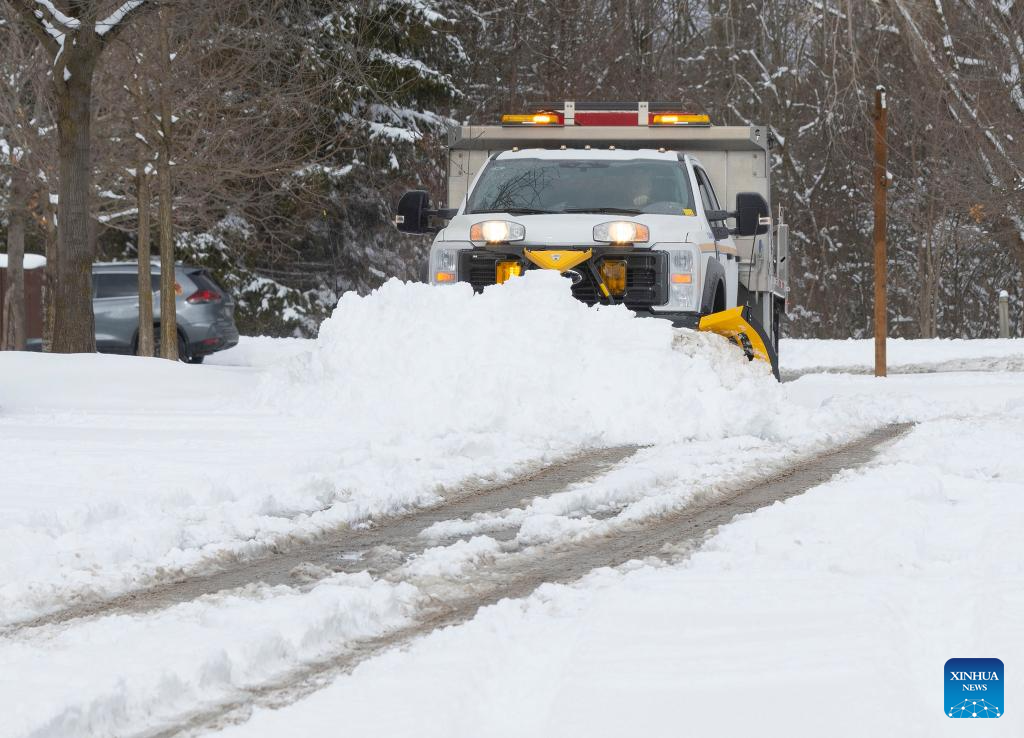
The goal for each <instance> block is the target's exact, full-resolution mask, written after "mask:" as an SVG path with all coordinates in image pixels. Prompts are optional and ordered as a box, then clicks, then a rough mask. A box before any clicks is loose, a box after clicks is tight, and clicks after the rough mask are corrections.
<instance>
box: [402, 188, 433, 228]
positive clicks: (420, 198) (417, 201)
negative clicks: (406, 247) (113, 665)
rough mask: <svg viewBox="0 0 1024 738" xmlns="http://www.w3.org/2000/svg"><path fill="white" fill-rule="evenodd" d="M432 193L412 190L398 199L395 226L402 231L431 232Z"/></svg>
mask: <svg viewBox="0 0 1024 738" xmlns="http://www.w3.org/2000/svg"><path fill="white" fill-rule="evenodd" d="M429 210H430V195H428V194H427V193H426V191H425V190H410V191H409V192H406V193H405V194H404V195H402V199H401V200H399V201H398V210H397V212H396V213H395V227H396V228H398V230H400V231H401V232H402V233H421V234H422V233H429V223H428V215H427V214H428V212H429Z"/></svg>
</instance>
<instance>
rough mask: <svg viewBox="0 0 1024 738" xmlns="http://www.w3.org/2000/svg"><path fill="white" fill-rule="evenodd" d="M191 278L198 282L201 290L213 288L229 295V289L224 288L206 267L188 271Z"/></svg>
mask: <svg viewBox="0 0 1024 738" xmlns="http://www.w3.org/2000/svg"><path fill="white" fill-rule="evenodd" d="M188 276H189V279H191V280H192V281H193V282H195V283H196V287H198V288H199V289H201V290H213V291H214V292H219V293H220V294H222V295H224V296H225V297H227V294H228V291H227V290H226V289H224V287H223V286H222V285H221V283H220V282H218V281H217V280H216V279H215V278H214V276H213V275H212V274H210V273H209V272H208V271H206V270H205V269H201V270H197V271H194V272H189V273H188Z"/></svg>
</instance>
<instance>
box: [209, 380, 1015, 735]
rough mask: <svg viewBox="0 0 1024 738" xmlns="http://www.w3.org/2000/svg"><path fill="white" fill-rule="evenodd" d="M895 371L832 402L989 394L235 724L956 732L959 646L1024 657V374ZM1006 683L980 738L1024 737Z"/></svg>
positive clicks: (965, 651) (241, 731)
mask: <svg viewBox="0 0 1024 738" xmlns="http://www.w3.org/2000/svg"><path fill="white" fill-rule="evenodd" d="M887 383H889V384H891V385H895V386H890V387H886V388H884V389H881V390H880V389H879V388H878V384H879V383H878V382H874V385H875V386H874V387H870V388H868V387H866V386H861V387H855V388H852V389H851V388H847V387H845V386H844V383H841V382H837V381H834V380H833V381H832V382H831V391H832V393H833V394H832V398H833V399H832V400H831V401H832V402H837V401H838V400H841V399H845V400H850V399H853V400H856V401H858V402H859V401H872V400H885V399H888V400H889V401H892V402H899V399H898V398H899V397H904V398H905V397H908V396H912V398H913V400H912V404H916V403H917V402H922V403H937V402H941V401H942V399H944V398H948V397H950V396H951V395H952V394H954V393H962V394H964V395H967V394H970V395H973V398H974V399H975V400H977V401H979V403H980V404H981V405H982V407H980V408H979V412H978V413H977V414H972V413H964V412H963V406H960V405H958V403H956V402H954V403H953V405H954V406H955V407H954V408H951V412H950V413H949V414H948V417H945V418H942V417H940V416H941V415H943V414H944V413H941V412H937V411H936V412H930V413H928V415H929V417H932V418H934V419H932V420H929V421H926V422H924V423H922V424H921V425H919V426H917V427H916V428H915V430H913V431H912V432H911V433H910V434H909V436H908V437H906V438H905V439H903V440H900V441H898V442H897V443H896V444H895V445H893V446H892V447H891V448H889V449H888V450H887V451H885V452H884V453H883V454H882V455H881V456H880V457H879V458H878V459H877V460H876V461H875V462H874V463H872V464H870V465H869V466H868V467H867V468H864V469H861V470H858V471H855V472H851V473H846V474H842V475H840V476H839V477H838V478H837V479H835V480H833V481H832V482H831V483H829V484H826V485H823V486H821V487H818V488H816V489H815V490H813V491H811V492H810V493H808V494H805V495H803V496H801V497H797V498H794V499H792V500H789V501H788V502H786V503H782V504H777V505H775V506H773V507H769V508H765V509H762V510H761V511H759V512H757V513H755V514H752V515H748V516H745V517H743V518H741V519H739V520H737V521H736V522H735V523H733V524H732V525H730V526H727V527H725V528H723V529H722V530H721V531H720V532H719V533H718V535H716V536H715V537H714V538H712V539H711V540H710V541H709V542H708V543H707V544H705V546H704V547H703V549H702V550H701V551H699V552H698V553H697V554H695V555H694V556H693V557H692V558H690V559H689V560H688V561H686V562H685V563H683V564H681V565H677V566H651V565H637V566H634V567H627V568H625V569H624V570H621V571H620V570H607V569H606V570H601V571H598V572H595V573H594V574H592V575H590V576H589V577H588V578H586V579H585V580H583V581H582V582H580V583H578V584H576V585H572V586H556V585H546V586H544V587H542V588H541V589H540V590H539V591H538V592H536V593H535V594H534V595H532V596H531V597H529V598H527V599H525V600H517V601H503V602H501V603H499V604H498V605H495V606H492V607H489V608H486V609H485V610H483V611H482V612H481V613H480V614H478V616H477V617H476V618H475V619H474V620H473V621H471V622H470V623H468V624H466V625H464V626H460V627H454V628H449V629H446V630H443V631H439V632H436V633H434V634H432V635H430V636H428V637H426V638H424V639H422V640H420V641H419V642H417V643H415V644H413V645H412V646H411V647H410V648H408V649H406V650H401V651H393V652H390V653H387V654H385V655H384V656H382V657H379V658H377V659H375V660H372V661H370V662H368V663H365V664H363V665H361V666H359V667H358V668H357V669H356V670H355V672H354V673H353V674H351V675H349V676H344V677H341V678H339V679H338V680H337V681H336V682H335V683H334V684H332V685H331V686H330V687H328V688H327V689H324V690H323V691H321V692H318V693H316V694H314V695H312V696H310V697H308V698H306V699H305V700H302V701H300V702H298V703H295V704H293V705H291V706H289V707H286V708H284V709H281V710H275V711H269V710H265V709H261V710H258V711H257V712H256V714H255V715H254V716H253V718H252V719H250V720H249V721H248V722H247V723H245V724H244V725H242V726H239V727H236V728H231V729H228V730H225V731H224V732H223V735H225V736H231V737H232V738H234V737H235V736H274V735H281V734H282V733H286V732H289V731H294V732H297V733H301V734H304V735H328V734H329V733H330V731H331V728H332V726H333V725H336V724H337V720H338V719H339V715H341V714H344V721H345V726H346V729H348V730H351V731H352V732H353V733H368V734H369V733H372V734H378V735H389V736H413V735H415V736H467V737H468V736H477V735H489V736H520V735H537V736H559V735H579V736H621V735H651V736H670V735H680V734H693V735H708V736H734V735H767V736H787V737H791V736H819V735H829V736H864V735H893V736H922V737H925V736H929V737H930V736H938V735H960V734H961V733H960V731H962V730H963V728H962V727H961V726H957V725H955V724H953V723H950V722H949V720H948V718H947V717H946V716H945V715H944V714H943V693H942V688H943V681H944V677H945V675H944V673H943V665H944V663H945V661H946V660H947V659H949V658H952V657H957V656H984V657H998V658H1000V659H1002V660H1003V662H1004V663H1005V664H1007V673H1010V670H1011V669H1013V673H1016V669H1015V668H1014V667H1013V666H1011V665H1015V664H1019V663H1021V662H1024V617H1022V613H1024V558H1022V555H1021V554H1022V552H1024V551H1022V549H1024V547H1022V545H1021V535H1020V531H1021V529H1022V526H1024V482H1022V480H1024V458H1022V457H1021V455H1020V454H1019V452H1018V453H1015V452H1014V451H1015V450H1017V449H1019V448H1020V443H1021V440H1022V439H1024V382H1021V381H1020V380H1018V379H1016V378H1012V379H1011V378H1007V377H1001V378H999V379H993V380H988V381H984V382H983V383H982V385H983V386H982V387H978V386H977V385H976V384H973V383H972V380H971V379H968V378H964V377H962V376H960V377H942V378H935V377H926V378H917V379H914V380H912V381H904V380H902V379H897V380H889V381H888V382H887ZM808 389H811V390H812V391H811V392H810V393H809V396H810V397H813V396H814V395H817V394H818V393H819V392H820V390H821V389H822V384H821V383H815V386H814V387H813V388H808ZM802 395H803V393H802V392H800V391H799V390H798V391H797V392H796V393H795V397H797V398H799V397H800V396H802ZM1003 400H1006V401H1007V404H1006V406H1005V408H1004V409H1003V410H1000V409H999V408H998V406H999V404H1000V403H1001V402H1002V401H1003ZM810 401H812V402H813V401H815V400H813V399H811V400H810ZM1005 687H1006V690H1007V692H1006V701H1007V703H1009V706H1000V707H1003V708H1004V709H1006V711H1007V712H1006V715H1005V716H1004V717H1003V718H1001V722H1000V723H998V724H995V725H994V726H989V727H988V728H978V730H981V731H982V733H980V734H982V735H1000V736H1012V735H1020V734H1021V730H1022V727H1024V717H1022V714H1021V713H1020V712H1019V711H1017V710H1015V709H1014V708H1013V705H1016V704H1017V703H1018V702H1020V701H1021V700H1024V686H1022V685H1021V683H1020V682H1019V680H1017V679H1015V678H1014V677H1013V676H1009V677H1007V682H1006V684H1005ZM396 695H400V697H398V698H397V699H398V702H399V704H397V705H396Z"/></svg>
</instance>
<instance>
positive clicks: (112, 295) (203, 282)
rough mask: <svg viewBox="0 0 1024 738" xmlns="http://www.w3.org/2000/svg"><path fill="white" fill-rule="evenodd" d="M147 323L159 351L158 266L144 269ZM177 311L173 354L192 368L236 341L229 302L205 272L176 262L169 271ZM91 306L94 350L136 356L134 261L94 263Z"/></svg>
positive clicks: (236, 331) (232, 305)
mask: <svg viewBox="0 0 1024 738" xmlns="http://www.w3.org/2000/svg"><path fill="white" fill-rule="evenodd" d="M150 278H151V279H152V282H153V322H154V324H155V325H156V326H157V328H156V332H155V336H156V344H157V349H158V351H157V352H158V353H159V344H160V330H159V325H160V294H159V290H160V266H159V265H158V264H153V265H152V266H151V267H150ZM174 282H175V290H174V291H175V293H176V295H177V296H176V298H175V300H174V302H175V305H176V306H177V313H178V356H179V358H181V359H182V360H183V361H188V362H190V363H192V364H199V363H202V361H203V359H204V358H205V357H206V356H208V355H209V354H212V353H214V352H216V351H223V350H224V349H228V348H231V347H232V346H234V345H236V344H237V343H238V328H236V327H235V317H234V311H235V303H234V301H233V300H232V299H231V295H230V294H229V293H228V291H227V290H226V289H224V287H222V286H221V285H220V284H219V283H218V282H217V280H216V279H214V277H213V275H212V274H210V272H208V271H207V270H206V269H202V268H200V267H192V266H187V265H183V264H178V265H176V266H175V268H174ZM92 308H93V312H94V313H95V314H96V348H97V350H99V351H102V352H105V353H112V354H134V353H136V347H137V341H138V337H139V282H138V263H137V262H116V263H109V264H94V265H93V268H92Z"/></svg>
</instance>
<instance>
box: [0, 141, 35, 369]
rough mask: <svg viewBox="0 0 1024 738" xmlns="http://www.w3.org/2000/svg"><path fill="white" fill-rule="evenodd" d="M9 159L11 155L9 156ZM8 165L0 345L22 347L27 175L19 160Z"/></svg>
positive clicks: (8, 347) (2, 346)
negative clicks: (8, 188)
mask: <svg viewBox="0 0 1024 738" xmlns="http://www.w3.org/2000/svg"><path fill="white" fill-rule="evenodd" d="M12 158H13V157H12ZM13 163H14V166H13V167H12V168H11V190H10V208H9V215H8V218H9V221H8V224H7V298H6V299H5V300H4V303H5V304H4V306H3V336H2V338H0V344H2V345H0V348H3V349H6V350H11V349H13V350H14V351H23V350H24V349H25V210H26V206H27V200H28V176H27V175H26V173H25V170H24V169H22V166H21V162H20V161H14V162H13Z"/></svg>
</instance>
